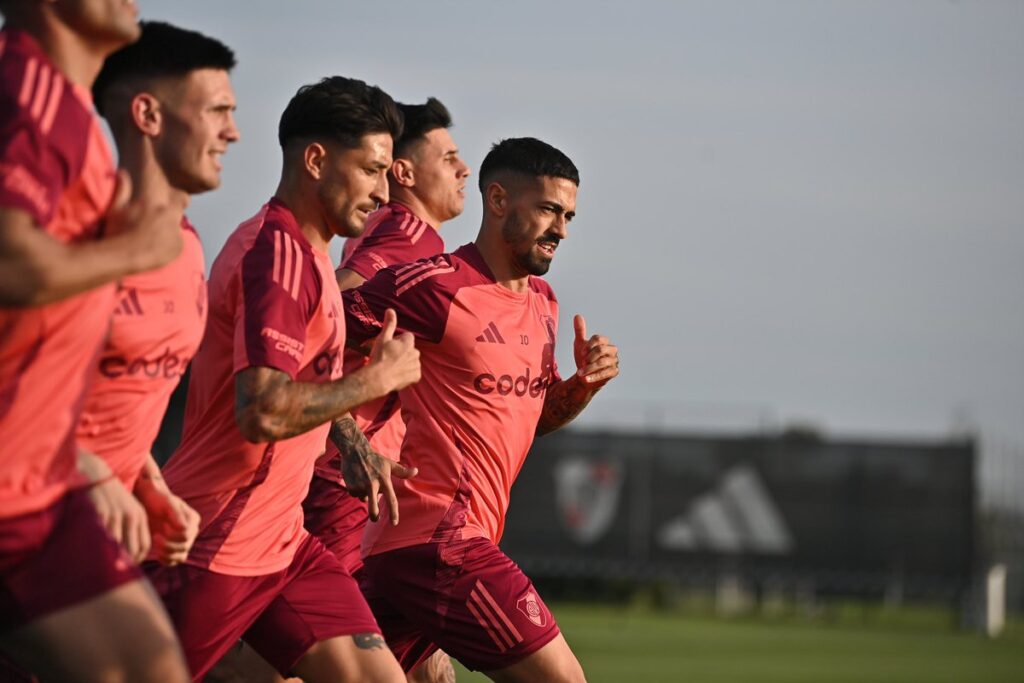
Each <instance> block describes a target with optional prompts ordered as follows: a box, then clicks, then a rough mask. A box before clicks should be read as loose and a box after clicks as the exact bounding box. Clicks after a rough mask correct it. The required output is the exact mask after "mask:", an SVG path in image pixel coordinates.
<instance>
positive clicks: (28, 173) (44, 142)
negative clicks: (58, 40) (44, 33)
mask: <svg viewBox="0 0 1024 683" xmlns="http://www.w3.org/2000/svg"><path fill="white" fill-rule="evenodd" d="M113 192H114V164H113V158H112V156H111V153H110V149H109V147H108V146H107V143H106V140H105V139H104V137H103V132H102V130H101V129H100V126H99V122H98V121H97V120H96V117H95V115H94V114H93V109H92V98H91V95H90V94H89V91H88V90H86V89H85V88H82V87H80V86H77V85H74V84H72V83H71V82H70V81H68V80H67V79H65V77H64V75H63V74H61V73H60V71H58V69H57V67H56V66H55V65H54V64H53V62H51V61H50V59H49V58H48V57H47V56H46V54H45V53H44V52H43V51H42V49H41V48H40V47H39V45H38V44H37V43H36V42H35V40H34V39H33V38H32V37H30V36H29V35H28V34H27V33H24V32H21V31H17V30H4V31H0V206H2V207H4V208H6V209H18V210H21V211H24V212H26V213H28V214H29V215H30V216H31V217H32V219H33V220H34V221H35V223H36V225H38V226H39V227H40V228H41V229H43V230H45V231H46V232H47V233H48V234H49V235H50V236H51V237H53V238H55V239H57V240H60V241H62V242H79V241H84V240H91V239H95V238H96V236H97V234H98V233H99V231H100V225H101V221H102V218H103V215H104V213H105V212H106V210H107V208H108V207H109V205H110V201H111V198H112V196H113ZM113 296H114V286H113V285H105V286H102V287H97V288H96V289H93V290H90V291H88V292H85V293H83V294H79V295H77V296H73V297H70V298H68V299H64V300H62V301H58V302H56V303H52V304H47V305H45V306H36V307H32V308H22V309H6V308H0V518H8V517H14V516H17V515H21V514H25V513H28V512H33V511H36V510H41V509H43V508H45V507H47V506H49V505H50V504H51V503H53V502H54V501H55V500H57V499H58V498H59V497H60V496H61V495H63V494H64V492H65V491H67V489H68V487H69V486H73V485H76V484H78V483H80V482H79V479H78V475H77V470H76V468H75V459H76V450H75V441H74V426H75V424H76V422H77V419H78V414H79V410H80V408H81V400H82V397H83V394H84V392H85V388H86V384H87V381H88V379H89V378H90V376H91V372H92V363H93V362H94V361H95V358H96V354H97V353H98V352H99V350H100V348H101V345H102V340H103V337H104V335H106V333H107V329H108V325H109V320H110V311H111V309H112V307H113Z"/></svg>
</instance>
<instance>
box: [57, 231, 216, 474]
mask: <svg viewBox="0 0 1024 683" xmlns="http://www.w3.org/2000/svg"><path fill="white" fill-rule="evenodd" d="M181 232H182V238H183V240H184V244H185V247H184V249H183V251H182V253H181V255H180V256H178V258H176V259H175V260H174V261H172V262H171V263H169V264H168V265H166V266H164V267H163V268H159V269H157V270H153V271H150V272H148V273H141V274H139V275H133V276H131V277H126V278H124V279H123V280H122V281H121V285H120V287H119V288H118V291H117V299H116V303H115V306H114V316H113V322H112V324H111V328H110V336H109V337H108V338H107V343H106V346H105V347H104V349H103V352H102V354H101V356H100V360H99V364H98V365H97V367H96V370H95V372H94V378H93V383H92V387H91V388H90V389H89V393H88V395H87V397H86V400H85V407H84V409H83V411H82V417H81V419H80V420H79V422H78V430H77V437H78V445H79V447H81V448H83V449H85V450H87V451H89V452H91V453H95V454H97V455H99V456H100V457H102V458H103V459H104V460H106V461H107V464H108V465H110V467H111V469H112V470H113V471H114V474H116V475H117V476H118V477H119V478H120V479H121V481H122V482H124V485H125V486H126V487H127V488H128V489H129V490H131V489H132V488H133V487H134V486H135V480H136V478H137V477H138V476H139V472H140V471H141V470H142V466H143V465H144V464H145V461H146V457H147V456H148V455H149V453H150V449H151V448H152V446H153V440H154V439H155V438H156V435H157V433H158V432H159V431H160V422H161V421H162V420H163V416H164V412H166V410H167V402H168V401H169V400H170V398H171V393H172V392H173V391H174V388H175V387H176V386H178V380H180V379H181V376H182V374H184V372H185V368H187V367H188V364H189V361H191V360H192V356H193V355H195V352H196V349H197V348H198V347H199V342H200V341H201V340H202V338H203V329H204V328H205V327H206V263H205V261H204V259H203V246H202V243H200V241H199V235H197V234H196V231H195V228H193V227H192V224H191V223H189V222H188V220H187V219H182V223H181Z"/></svg>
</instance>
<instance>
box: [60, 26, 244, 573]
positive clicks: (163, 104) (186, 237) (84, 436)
mask: <svg viewBox="0 0 1024 683" xmlns="http://www.w3.org/2000/svg"><path fill="white" fill-rule="evenodd" d="M141 26H142V37H141V38H140V39H139V40H138V41H136V42H135V43H132V44H131V45H129V46H128V47H125V48H122V49H121V50H119V51H118V52H116V53H114V54H113V55H111V56H110V57H109V58H108V59H107V61H106V62H105V64H104V66H103V70H102V71H101V72H100V75H99V77H98V78H97V80H96V83H95V85H94V86H93V94H94V97H95V100H96V103H97V106H98V109H99V111H100V113H101V114H102V115H103V116H104V117H105V118H106V119H107V121H108V122H109V124H110V129H111V131H112V132H113V134H114V140H115V142H116V143H117V148H118V153H119V157H120V160H121V165H122V166H124V167H126V168H127V169H128V170H129V172H130V173H133V174H135V175H136V176H137V174H138V170H139V166H140V161H139V148H140V145H141V144H142V143H143V141H151V142H152V145H153V148H154V152H155V157H156V163H157V165H158V166H160V168H161V169H163V170H164V173H165V175H166V176H167V178H168V180H169V182H170V184H171V186H172V187H173V188H175V189H176V190H177V191H179V192H181V193H182V194H184V195H191V194H198V193H200V192H206V191H209V190H212V189H215V188H216V187H218V186H219V185H220V172H221V164H220V157H221V155H223V154H224V152H225V151H226V150H227V147H228V145H230V144H231V143H233V142H235V141H236V140H238V138H239V135H238V129H237V128H236V126H235V121H234V115H233V113H232V112H233V111H234V109H235V95H234V91H233V90H232V88H231V80H230V77H229V72H230V71H231V69H232V68H233V67H234V66H235V56H234V54H233V53H232V51H231V50H230V49H229V48H228V47H227V46H225V45H224V44H223V43H221V42H219V41H217V40H214V39H213V38H208V37H207V36H204V35H202V34H200V33H196V32H195V31H188V30H185V29H181V28H178V27H176V26H171V25H170V24H165V23H161V22H142V24H141ZM181 236H182V240H183V242H184V244H185V248H184V250H183V251H182V254H181V255H180V256H179V257H178V258H177V259H175V260H174V261H172V262H171V263H170V264H168V265H166V266H164V267H163V268H160V269H158V270H154V271H151V272H149V273H145V274H140V275H132V276H129V277H126V278H124V279H123V280H122V281H121V283H120V286H119V288H118V297H117V307H116V308H115V309H114V315H113V320H112V323H111V328H110V333H109V335H108V337H107V341H106V346H105V347H104V349H103V352H102V354H101V356H100V360H99V363H98V365H97V369H96V371H95V372H94V378H93V382H92V386H91V388H90V389H89V392H88V395H87V398H86V401H85V406H84V409H83V412H82V417H81V419H80V420H79V423H78V429H77V437H78V445H79V447H80V448H81V449H83V450H84V451H86V452H87V454H86V455H85V459H87V460H88V461H89V466H91V467H93V468H95V470H96V475H95V476H96V477H97V478H106V477H107V476H108V475H109V474H111V473H113V474H114V475H116V476H114V477H112V478H109V479H106V480H105V481H104V483H102V484H97V485H96V486H93V487H92V489H91V491H90V495H91V496H92V498H93V501H94V503H95V504H96V505H97V508H98V509H99V511H100V515H101V517H102V518H103V520H104V523H105V524H106V526H107V529H108V530H109V531H110V532H111V533H112V534H113V536H114V538H116V539H117V540H119V541H121V542H122V544H124V545H125V547H126V548H127V550H128V552H129V554H130V555H132V557H133V558H134V559H136V560H137V561H141V560H142V558H144V557H145V556H146V553H147V551H148V550H149V546H150V539H152V541H153V543H154V547H153V550H154V552H155V555H156V557H157V559H159V560H160V561H162V562H165V563H175V562H180V561H182V560H183V559H184V558H185V556H186V555H187V554H188V549H189V547H190V546H191V543H192V541H193V540H194V539H195V535H196V532H198V528H199V515H198V514H197V513H196V512H195V511H194V510H192V508H190V507H189V506H188V505H186V504H185V503H184V502H183V501H182V500H181V499H180V498H178V497H177V496H174V495H173V494H172V493H171V492H170V491H169V490H168V488H167V486H166V484H164V482H163V478H162V477H161V475H160V469H159V467H158V466H157V464H156V461H155V460H154V459H153V456H152V455H151V454H150V448H151V447H152V444H153V439H154V438H155V437H156V434H157V432H158V431H159V429H160V422H161V419H162V417H163V414H164V412H165V411H166V409H167V402H168V400H169V399H170V395H171V392H173V391H174V388H175V386H177V384H178V380H179V378H180V377H181V375H182V373H183V372H184V371H185V368H186V367H187V365H188V363H189V361H190V360H191V358H192V356H193V354H195V351H196V349H197V348H198V346H199V342H200V340H201V339H202V336H203V329H204V327H205V325H206V265H205V262H204V259H203V249H202V245H201V243H200V241H199V236H198V235H197V234H196V231H195V229H194V228H193V227H192V225H191V224H190V223H189V222H188V220H187V219H183V220H182V222H181ZM93 453H94V454H96V455H88V454H93ZM96 456H99V457H96ZM129 492H134V494H135V498H132V497H131V493H129ZM136 499H137V500H136ZM111 501H113V502H111ZM123 510H127V513H124V512H123Z"/></svg>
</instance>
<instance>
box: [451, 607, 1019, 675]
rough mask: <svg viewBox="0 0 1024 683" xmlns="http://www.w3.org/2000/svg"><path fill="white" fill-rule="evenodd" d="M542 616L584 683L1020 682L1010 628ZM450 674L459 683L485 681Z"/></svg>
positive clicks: (610, 611)
mask: <svg viewBox="0 0 1024 683" xmlns="http://www.w3.org/2000/svg"><path fill="white" fill-rule="evenodd" d="M552 611H553V612H554V613H555V616H556V617H557V618H558V622H559V624H560V626H561V627H562V630H563V632H564V633H565V634H566V638H567V639H568V641H569V643H570V645H572V647H573V649H574V650H575V651H576V654H577V656H578V657H579V659H580V661H581V663H582V664H583V668H584V670H585V671H586V672H587V680H588V682H589V683H611V682H613V681H614V682H616V683H619V682H622V681H626V682H627V683H641V682H643V683H658V682H665V683H667V682H672V683H677V682H687V683H688V682H693V683H804V682H806V683H1024V633H1022V632H1021V630H1020V628H1019V626H1018V627H1017V629H1016V630H1014V629H1013V628H1011V629H1010V631H1009V632H1008V633H1007V634H1005V635H1004V636H1003V637H1001V638H999V639H996V640H992V641H990V640H986V639H984V638H982V637H980V636H977V635H973V634H971V633H965V632H959V631H955V630H953V629H951V628H948V627H944V626H942V625H941V624H939V625H936V624H924V625H919V626H907V625H905V624H904V625H902V626H895V625H886V624H877V623H874V624H872V625H865V624H849V623H842V624H841V625H837V624H835V623H827V620H826V621H823V620H814V621H808V622H801V621H800V620H797V619H778V620H770V619H743V620H724V619H715V618H711V617H704V618H698V617H686V616H676V615H668V614H659V613H657V612H652V611H650V610H647V609H636V608H627V607H603V606H602V607H598V606H584V605H578V604H556V605H554V606H553V610H552ZM843 621H844V622H845V621H849V620H843ZM457 671H458V680H459V681H460V683H471V682H476V681H486V680H487V679H486V678H485V677H484V676H482V675H479V674H471V673H469V672H467V671H466V670H465V669H463V668H461V667H457Z"/></svg>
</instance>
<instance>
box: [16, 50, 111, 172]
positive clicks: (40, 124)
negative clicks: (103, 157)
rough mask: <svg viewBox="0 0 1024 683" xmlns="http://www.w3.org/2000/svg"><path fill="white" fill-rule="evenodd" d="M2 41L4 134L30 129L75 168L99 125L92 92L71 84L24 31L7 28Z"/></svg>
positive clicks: (41, 141) (41, 142)
mask: <svg viewBox="0 0 1024 683" xmlns="http://www.w3.org/2000/svg"><path fill="white" fill-rule="evenodd" d="M0 41H2V44H0V130H2V135H3V137H4V138H5V139H6V138H8V137H9V136H11V135H13V134H16V133H17V131H19V130H20V131H28V132H30V133H31V134H33V135H35V136H38V138H39V141H40V142H39V144H40V145H41V146H45V147H47V148H49V149H50V151H51V152H56V153H58V154H59V155H60V156H62V157H64V158H65V160H66V161H67V162H68V163H69V164H70V165H71V166H72V167H74V165H75V162H76V161H78V160H79V159H80V158H82V157H84V155H85V150H86V146H87V144H88V140H89V130H90V128H91V127H92V126H93V125H95V117H94V115H93V113H92V101H91V98H90V96H89V94H88V93H87V92H86V91H84V90H82V89H81V88H77V87H76V86H74V85H72V84H71V83H70V82H69V81H68V80H67V79H66V78H65V77H64V75H63V74H62V73H61V72H60V71H59V70H58V69H57V68H56V67H55V66H54V65H53V64H52V62H50V60H49V59H48V58H47V57H46V55H45V54H43V53H42V51H41V50H39V48H38V47H37V46H36V45H35V43H34V42H33V41H32V40H31V39H30V38H29V37H28V36H27V35H26V34H23V33H21V32H17V31H3V32H0ZM40 151H41V150H40ZM71 170H72V172H74V171H75V170H76V169H74V168H72V169H71Z"/></svg>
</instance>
